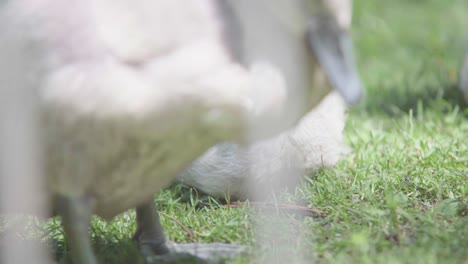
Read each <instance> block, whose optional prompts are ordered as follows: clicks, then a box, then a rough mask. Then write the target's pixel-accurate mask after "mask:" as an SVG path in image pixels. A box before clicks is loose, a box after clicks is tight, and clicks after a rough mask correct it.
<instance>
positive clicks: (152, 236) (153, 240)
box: [133, 199, 244, 264]
mask: <svg viewBox="0 0 468 264" xmlns="http://www.w3.org/2000/svg"><path fill="white" fill-rule="evenodd" d="M136 220H137V230H136V232H135V234H134V235H133V239H134V240H136V241H137V242H138V244H139V247H140V251H141V253H142V254H143V256H144V257H145V260H146V262H147V263H166V264H168V263H220V262H221V263H222V260H225V259H228V258H233V257H236V256H238V255H239V254H240V253H241V252H243V251H244V247H242V246H239V245H233V244H223V243H210V244H199V243H189V244H173V245H171V246H170V249H169V247H168V244H167V242H166V236H165V235H164V230H163V228H162V226H161V223H160V220H159V214H158V213H157V211H156V209H155V206H154V201H153V200H152V199H149V200H148V201H147V202H145V203H144V204H142V205H140V206H138V207H137V208H136Z"/></svg>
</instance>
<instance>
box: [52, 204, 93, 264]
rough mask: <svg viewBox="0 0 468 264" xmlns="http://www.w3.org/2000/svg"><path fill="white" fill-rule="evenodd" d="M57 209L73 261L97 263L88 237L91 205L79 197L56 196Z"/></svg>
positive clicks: (88, 263)
mask: <svg viewBox="0 0 468 264" xmlns="http://www.w3.org/2000/svg"><path fill="white" fill-rule="evenodd" d="M57 210H58V211H59V213H60V215H61V216H62V224H63V227H64V229H65V234H66V236H67V241H68V244H69V245H70V251H71V254H72V258H73V262H74V263H87V264H97V261H96V258H95V256H94V253H93V249H92V246H91V240H90V238H89V222H90V220H91V213H92V206H91V203H90V202H89V201H88V200H87V199H83V198H81V197H65V196H59V197H58V198H57Z"/></svg>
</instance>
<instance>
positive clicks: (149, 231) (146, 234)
mask: <svg viewBox="0 0 468 264" xmlns="http://www.w3.org/2000/svg"><path fill="white" fill-rule="evenodd" d="M136 220H137V230H136V231H135V234H134V235H133V239H134V240H136V241H138V244H139V245H140V250H141V252H142V254H143V255H144V256H145V258H149V257H151V256H154V254H156V255H163V254H166V253H169V248H168V247H167V245H166V236H165V235H164V230H163V228H162V226H161V222H160V220H159V214H158V212H157V211H156V209H155V207H154V201H153V199H149V200H148V201H146V202H145V203H143V204H141V205H140V206H138V207H137V208H136Z"/></svg>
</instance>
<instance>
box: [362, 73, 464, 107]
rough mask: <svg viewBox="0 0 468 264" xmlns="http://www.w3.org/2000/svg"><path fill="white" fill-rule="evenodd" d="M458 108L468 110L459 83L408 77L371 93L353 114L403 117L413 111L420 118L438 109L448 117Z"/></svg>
mask: <svg viewBox="0 0 468 264" xmlns="http://www.w3.org/2000/svg"><path fill="white" fill-rule="evenodd" d="M435 79H437V77H436V78H435ZM456 107H458V108H459V109H461V111H462V112H463V109H467V108H468V104H467V103H466V102H465V101H464V100H463V94H462V92H461V91H460V89H459V87H458V84H457V83H456V82H454V81H449V80H440V79H439V80H437V81H435V82H434V79H431V80H428V79H424V78H418V77H407V78H406V79H405V80H403V81H400V82H396V83H395V84H390V85H388V84H387V85H382V86H381V87H379V89H374V90H372V91H369V92H368V94H367V97H366V100H365V102H364V103H363V104H362V105H361V106H358V107H356V108H355V109H353V111H363V110H364V111H366V112H368V113H370V114H385V115H388V116H401V115H405V114H408V113H409V112H410V111H412V112H413V114H414V115H417V114H418V113H419V111H421V110H423V109H425V108H435V109H437V110H439V111H441V112H442V113H444V112H448V111H452V110H453V109H455V108H456Z"/></svg>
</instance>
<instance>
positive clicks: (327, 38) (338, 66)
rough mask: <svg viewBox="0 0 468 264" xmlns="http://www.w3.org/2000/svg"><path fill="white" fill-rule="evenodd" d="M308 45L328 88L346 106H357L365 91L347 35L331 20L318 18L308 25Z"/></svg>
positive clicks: (347, 33) (349, 37)
mask: <svg viewBox="0 0 468 264" xmlns="http://www.w3.org/2000/svg"><path fill="white" fill-rule="evenodd" d="M307 42H308V44H309V47H310V48H311V49H312V52H313V54H314V56H315V58H316V59H317V60H318V62H319V64H320V65H321V66H322V68H323V70H324V71H325V74H326V76H327V78H328V80H329V82H330V84H331V86H332V87H333V88H334V89H335V90H337V91H338V92H339V93H340V94H341V96H343V98H344V100H345V101H346V103H348V104H357V103H359V101H360V100H361V98H362V97H363V93H364V91H363V86H362V84H361V80H360V78H359V74H358V72H357V70H356V64H355V61H354V54H353V44H352V40H351V36H350V35H349V32H347V31H344V30H341V29H340V28H339V27H338V24H337V23H336V21H335V20H334V19H331V18H328V17H320V18H317V19H314V20H313V21H311V23H310V25H309V32H308V36H307Z"/></svg>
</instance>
